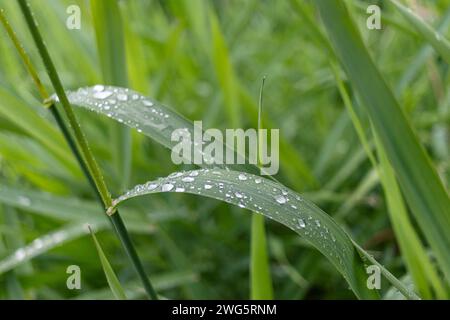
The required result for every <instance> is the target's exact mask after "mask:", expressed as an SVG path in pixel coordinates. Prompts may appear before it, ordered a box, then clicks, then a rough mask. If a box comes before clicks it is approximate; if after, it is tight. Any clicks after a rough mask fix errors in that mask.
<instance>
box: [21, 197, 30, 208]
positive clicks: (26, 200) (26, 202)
mask: <svg viewBox="0 0 450 320" xmlns="http://www.w3.org/2000/svg"><path fill="white" fill-rule="evenodd" d="M19 203H20V204H21V205H22V206H25V207H28V206H29V205H31V200H30V198H28V197H25V196H19Z"/></svg>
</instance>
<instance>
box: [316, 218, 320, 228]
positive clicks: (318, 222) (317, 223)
mask: <svg viewBox="0 0 450 320" xmlns="http://www.w3.org/2000/svg"><path fill="white" fill-rule="evenodd" d="M315 222H316V226H317V227H319V228H320V221H319V220H316V221H315Z"/></svg>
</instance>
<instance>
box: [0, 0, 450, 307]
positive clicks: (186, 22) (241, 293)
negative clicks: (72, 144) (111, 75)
mask: <svg viewBox="0 0 450 320" xmlns="http://www.w3.org/2000/svg"><path fill="white" fill-rule="evenodd" d="M31 2H33V1H31ZM74 3H75V4H77V5H79V6H80V8H81V12H82V28H81V30H68V29H67V28H65V20H66V18H67V14H66V12H65V10H66V8H67V6H68V5H69V4H74ZM346 3H347V5H349V6H350V7H351V8H352V14H353V17H354V18H355V19H356V21H357V25H358V28H359V31H360V32H361V33H362V35H363V38H364V40H365V42H366V44H367V45H368V47H369V51H370V54H371V56H372V57H373V59H374V60H375V62H376V63H377V66H378V67H379V69H380V71H381V73H382V74H383V76H384V77H385V79H386V80H387V83H388V84H389V85H390V87H395V86H396V85H397V84H399V85H398V88H400V91H399V92H396V96H397V97H398V99H399V104H400V106H401V107H402V109H403V110H404V112H405V114H406V118H407V120H408V121H409V122H410V123H411V124H412V125H413V129H414V131H415V132H416V133H417V135H418V138H419V140H420V142H421V143H422V144H423V145H424V146H425V148H426V149H427V150H428V152H429V154H430V156H431V161H432V164H433V165H434V166H435V167H436V168H437V170H438V173H439V175H440V178H441V180H442V181H443V183H444V185H446V186H447V188H448V185H449V182H450V173H449V172H450V170H449V168H450V158H449V155H448V152H447V153H445V152H442V150H443V149H442V148H441V147H439V146H448V144H449V143H448V139H449V133H448V129H449V109H450V99H449V98H448V97H449V96H450V95H449V93H448V87H449V83H450V77H449V71H448V65H447V64H446V63H445V61H443V59H441V58H440V56H439V55H438V54H437V53H436V51H433V50H430V49H427V50H426V52H427V54H426V56H425V58H422V59H419V60H418V58H417V57H419V56H421V55H423V54H421V52H423V50H424V48H425V47H424V46H425V45H426V43H425V42H424V40H423V38H421V37H420V36H419V35H417V34H416V32H415V31H414V29H412V28H410V26H409V25H408V22H407V21H405V20H404V18H403V16H402V15H401V14H400V13H399V12H398V11H397V10H396V9H395V7H394V6H392V5H389V3H388V1H380V3H381V4H382V5H383V6H382V7H383V13H382V15H383V17H385V18H386V19H385V20H383V29H382V30H367V29H366V27H365V19H366V18H367V14H365V11H364V10H360V9H359V8H365V7H367V4H368V2H366V1H358V0H355V1H346ZM417 3H418V5H419V7H418V8H419V9H420V10H419V12H420V13H421V14H422V15H423V17H424V19H425V20H426V21H428V23H429V24H430V25H431V26H434V27H436V26H438V25H441V24H442V21H441V20H442V19H444V18H445V16H444V15H445V14H446V11H445V10H447V7H446V3H445V1H437V2H436V3H431V2H429V1H417ZM0 6H1V7H2V8H4V9H5V12H6V13H7V14H8V17H9V19H10V20H11V23H12V24H13V25H14V26H15V29H16V30H17V31H18V36H19V38H20V39H21V40H22V42H23V44H24V45H25V46H26V47H27V49H28V51H29V52H30V54H31V57H32V60H33V61H34V62H35V63H37V64H38V63H39V61H40V60H39V57H38V56H37V54H36V52H35V51H34V50H33V49H32V47H31V46H29V44H30V43H32V42H31V39H30V37H29V35H28V33H27V32H26V28H25V27H24V22H23V20H22V17H21V15H20V12H19V11H18V8H17V6H16V3H15V2H14V1H9V0H0ZM33 7H34V9H35V14H36V16H37V18H38V20H39V21H40V22H41V25H40V28H41V32H42V34H44V37H45V39H46V42H47V44H48V46H49V49H50V50H51V54H52V57H53V58H54V59H55V63H56V66H57V68H58V71H59V72H60V74H61V77H62V78H63V82H64V84H65V86H66V88H67V89H71V88H77V87H81V86H86V85H93V84H96V83H99V82H101V79H102V77H103V75H102V69H101V61H103V60H99V59H101V57H100V56H99V55H98V53H97V45H96V37H95V31H94V30H95V29H94V24H93V20H92V18H93V16H92V12H91V8H90V5H89V3H88V2H87V1H82V0H78V1H58V0H49V1H48V5H47V6H46V7H45V8H44V7H42V8H40V7H39V6H37V5H35V6H33ZM119 9H120V13H121V16H122V19H123V21H122V23H123V30H124V42H125V44H124V47H125V49H126V52H127V58H126V61H127V73H128V74H127V77H128V78H129V82H130V84H131V86H132V87H133V88H136V89H138V90H139V91H141V92H142V93H144V94H146V95H149V96H152V97H154V98H155V99H157V100H159V101H162V102H164V103H167V105H170V106H172V107H174V108H176V109H177V111H178V112H180V113H182V114H183V115H185V116H186V117H188V118H190V119H193V120H194V119H198V120H203V121H204V125H205V126H207V127H217V128H221V129H224V128H232V127H233V126H235V125H236V123H237V124H239V125H241V126H243V127H244V128H247V127H255V128H256V126H257V123H256V121H257V95H258V89H259V85H260V80H261V78H262V76H263V75H268V77H269V79H270V81H269V82H268V83H267V85H266V88H265V95H264V99H265V111H264V117H265V119H264V124H265V127H268V128H280V134H281V137H280V138H281V140H282V141H281V149H280V151H281V153H280V160H281V170H280V173H279V175H278V176H277V179H279V180H280V181H282V182H283V183H285V184H286V185H288V186H291V187H292V188H295V190H297V191H301V192H305V194H306V195H307V196H308V197H310V198H311V199H313V200H314V201H315V202H316V203H318V204H319V205H320V206H321V207H322V208H323V209H325V211H326V212H329V213H333V212H337V211H338V210H339V208H341V206H342V205H343V204H345V203H347V201H349V199H350V200H351V199H354V200H352V203H351V207H350V209H346V210H348V211H347V214H346V215H343V216H342V220H341V221H342V223H343V224H345V225H346V227H347V229H348V230H349V232H350V233H351V234H352V235H353V237H354V238H355V240H356V241H357V242H358V243H365V248H366V249H368V250H370V251H373V254H374V255H375V257H376V258H377V259H378V260H380V261H381V262H382V263H383V264H384V265H385V266H386V267H388V268H389V269H390V270H392V271H393V273H394V274H395V275H396V276H398V277H399V278H400V277H402V276H404V275H406V274H407V273H408V269H407V262H406V260H405V256H404V253H403V252H400V251H399V250H398V248H399V247H398V244H397V240H396V239H399V236H398V235H396V234H395V232H397V231H395V230H393V228H392V227H391V222H390V219H389V214H388V207H387V201H386V197H385V195H384V193H383V189H382V188H381V186H380V181H379V179H378V177H377V176H376V174H375V175H373V174H371V173H370V172H372V171H371V170H372V165H371V162H370V161H369V160H368V158H367V156H366V155H365V152H364V150H363V147H362V146H361V144H360V143H359V139H358V135H357V133H356V132H355V130H354V129H353V128H352V122H351V121H350V118H349V115H348V113H347V111H346V110H345V106H344V103H343V102H342V100H341V98H340V95H339V90H338V87H337V84H336V82H335V78H334V75H333V73H332V71H331V69H330V68H329V60H330V59H332V60H334V59H335V58H334V53H333V51H331V47H330V44H329V43H328V39H327V37H324V36H323V30H322V27H321V25H320V24H319V23H318V21H319V20H318V16H317V12H316V11H315V7H314V6H313V5H311V4H310V3H309V2H308V1H303V0H297V1H291V2H286V1H280V2H275V3H274V2H259V1H245V2H244V4H242V2H239V1H216V2H203V1H175V0H173V1H143V0H132V1H123V2H120V6H119ZM414 9H416V8H414ZM305 16H306V17H309V19H305ZM447 16H448V13H447ZM444 25H445V24H444ZM214 30H216V32H214ZM217 30H220V33H221V35H219V34H218V33H217ZM109 31H110V30H106V31H104V32H106V33H108V32H109ZM441 33H442V35H443V36H447V37H448V36H449V35H450V33H449V30H448V28H444V29H441ZM317 34H322V37H318V36H317ZM0 36H1V37H2V41H0V69H1V70H2V72H1V73H0V201H1V203H2V207H1V208H0V226H1V228H0V236H1V241H0V255H1V256H0V259H1V258H6V257H9V256H11V254H13V253H14V252H16V251H15V250H17V247H18V246H24V245H25V244H29V245H31V244H32V243H33V241H34V240H35V239H38V238H40V237H42V236H43V235H46V234H52V232H53V231H62V232H65V231H67V232H68V234H71V232H72V230H73V228H74V227H73V224H74V223H77V221H78V220H73V219H76V217H74V216H73V215H72V214H70V212H71V211H70V210H68V208H70V206H64V203H65V202H64V199H66V197H70V199H72V200H73V199H77V200H76V201H79V202H80V203H81V205H82V207H83V206H84V203H89V204H90V206H89V210H90V211H87V210H86V211H85V212H92V217H94V216H98V217H101V214H102V213H101V212H100V209H97V208H96V207H95V206H94V205H91V200H92V195H91V193H90V192H89V191H88V186H87V184H86V183H85V181H84V180H83V178H82V176H81V174H80V172H79V171H78V169H77V168H76V164H75V162H74V160H73V159H72V157H71V155H70V152H69V150H68V149H67V148H66V146H65V143H64V142H63V140H62V137H61V135H60V134H59V133H58V132H57V130H56V129H55V125H54V123H52V120H50V118H49V117H48V114H47V113H46V112H45V110H43V109H42V108H41V107H40V102H39V101H38V100H37V99H36V97H37V96H38V95H37V92H36V90H35V89H34V87H33V83H32V82H31V80H30V79H29V77H28V75H27V73H26V71H25V70H24V68H23V67H22V64H21V61H20V59H19V57H18V56H17V54H16V52H15V50H14V48H13V46H12V44H11V43H10V41H8V39H7V36H6V34H5V32H3V31H1V32H0ZM224 48H226V52H225V49H224ZM225 53H226V54H227V58H226V59H225V60H224V59H223V58H222V59H219V58H220V57H221V56H223V55H224V54H225ZM223 61H226V64H223ZM420 61H422V62H420ZM430 65H434V67H430ZM38 69H39V70H41V71H42V75H43V76H42V79H43V80H44V82H45V85H46V86H47V87H48V88H50V86H49V83H48V82H47V81H48V80H47V78H46V77H45V76H44V72H43V68H42V67H40V68H38ZM409 70H414V72H410V73H409V74H408V77H405V74H406V73H408V71H409ZM361 72H363V70H362V71H361ZM405 79H407V80H405ZM344 82H345V83H344V84H345V85H347V83H346V79H344ZM436 88H441V89H442V90H441V91H442V92H443V93H444V94H443V95H442V96H441V95H439V90H437V91H436V90H435V89H436ZM349 93H350V96H351V97H354V92H353V91H352V90H349ZM355 105H356V109H357V110H356V112H358V104H355ZM438 106H439V107H438ZM77 115H78V116H79V118H80V119H81V123H82V126H83V129H84V130H85V132H86V134H87V137H88V139H89V141H90V144H91V146H92V149H93V152H94V153H95V154H96V156H97V158H98V160H99V162H100V165H101V167H102V170H103V171H104V172H105V177H106V179H107V180H108V181H107V182H108V184H110V185H113V186H121V184H122V182H123V181H122V179H121V177H120V176H119V175H118V174H117V165H116V163H117V162H116V160H115V158H114V157H115V156H114V154H113V153H112V152H111V149H112V148H115V146H116V145H117V143H118V141H113V140H112V139H111V136H110V135H109V134H108V130H109V129H108V128H109V126H110V124H109V122H108V121H107V120H105V119H102V118H100V117H92V116H91V115H90V114H86V113H84V112H80V111H77ZM266 120H267V121H266ZM363 123H365V122H363ZM436 128H440V129H438V130H437V131H436ZM367 129H369V127H367ZM436 132H441V133H439V134H436ZM442 132H443V133H442ZM132 135H133V139H132V145H131V148H132V153H131V158H132V162H131V168H132V169H131V176H130V182H129V185H135V184H137V183H140V182H144V181H147V180H152V179H153V178H155V177H156V176H162V175H166V174H168V173H170V172H172V171H175V170H179V169H180V168H179V167H178V168H177V167H176V166H175V165H173V164H172V162H171V161H170V153H169V152H166V150H164V149H163V148H162V147H161V146H159V145H157V144H156V143H154V142H152V141H150V140H148V139H146V138H145V137H142V136H140V135H137V134H136V133H132ZM369 147H370V148H374V145H373V144H370V143H369ZM444 149H445V148H444ZM394 169H395V168H394ZM371 176H374V177H375V178H374V179H373V181H372V180H371V184H370V185H369V187H365V186H367V180H364V178H365V177H371ZM367 179H368V178H367ZM5 188H6V189H5ZM27 190H34V192H38V193H39V194H38V195H39V197H38V198H36V197H35V196H36V195H35V194H34V193H29V194H28V195H27ZM7 191H8V192H7ZM114 191H115V192H119V190H114ZM42 192H49V193H51V194H52V195H49V196H47V195H45V194H44V195H42V194H41V193H42ZM2 194H3V195H2ZM41 197H42V198H41ZM47 197H48V201H47V202H45V199H46V198H47ZM54 197H56V198H57V199H59V201H60V202H61V204H60V207H52V206H51V205H52V204H53V205H55V203H56V204H58V203H59V202H55V201H57V200H55V201H53V198H54ZM60 197H63V198H62V200H61V198H60ZM38 199H39V201H41V202H39V203H40V204H41V205H40V206H38V205H37V201H38ZM43 203H47V206H45V205H42V204H43ZM70 203H71V202H70ZM11 208H15V209H14V211H11V210H12V209H11ZM63 209H64V210H63ZM238 210H241V209H239V208H234V207H230V206H227V205H225V204H221V203H218V202H215V201H213V200H205V199H201V200H200V199H199V198H193V197H189V196H186V195H163V194H162V195H155V196H153V197H152V201H151V202H149V201H140V200H136V201H133V203H131V204H130V205H128V206H125V207H124V209H123V213H122V215H123V216H124V220H126V223H127V225H128V226H130V231H131V232H133V233H134V237H135V238H136V245H137V249H138V251H139V252H140V253H141V255H142V259H143V261H144V263H145V264H146V268H148V270H149V271H150V272H149V273H150V274H152V275H155V278H156V280H155V282H156V287H158V286H160V287H159V288H161V289H160V290H162V292H161V293H162V294H163V295H164V296H167V297H170V298H205V297H207V298H236V297H239V298H247V297H248V292H249V287H248V283H249V282H248V279H249V274H248V272H249V269H248V266H249V252H250V247H249V244H250V241H249V240H250V233H249V230H250V218H249V216H248V215H242V214H239V212H238ZM408 210H409V209H408ZM212 211H214V212H215V213H216V214H215V215H211V214H210V213H211V212H212ZM68 212H69V213H68ZM73 212H79V211H78V210H74V211H73ZM36 213H39V214H36ZM230 213H231V214H230ZM66 215H68V216H66ZM14 217H16V218H14ZM410 218H411V219H412V226H413V228H414V230H416V232H418V230H420V228H418V227H417V222H416V221H415V220H414V219H415V218H414V217H410ZM78 222H79V221H78ZM133 224H135V228H134V227H131V226H132V225H133ZM6 226H8V227H6ZM9 226H11V227H9ZM104 227H105V228H106V227H107V226H106V225H105V226H104ZM266 229H267V230H268V231H269V232H270V238H269V239H268V240H269V243H270V248H274V247H275V248H277V247H278V249H277V250H276V251H274V252H271V251H270V254H271V260H270V263H271V270H272V278H273V283H274V291H275V294H276V297H277V298H285V299H299V298H349V297H353V294H352V293H351V292H350V291H349V290H347V284H346V283H345V281H344V280H343V279H342V277H341V276H340V275H339V274H338V272H337V271H336V270H335V269H334V268H333V267H332V266H331V265H330V264H329V263H328V262H327V261H326V260H325V259H324V258H323V257H322V256H321V255H320V254H318V253H317V252H316V251H314V250H313V249H311V248H310V247H309V246H308V245H306V244H305V243H304V242H303V241H302V240H301V239H299V238H298V237H297V236H296V235H295V234H293V233H291V232H289V231H287V230H286V229H285V228H283V227H281V226H280V225H278V224H273V223H270V222H269V223H267V225H266ZM394 229H395V228H394ZM11 230H14V231H15V232H14V233H12V232H11ZM418 234H419V235H422V234H421V233H418ZM11 235H14V239H16V240H17V242H11V241H10V240H8V239H11ZM98 238H99V240H100V242H101V243H102V246H103V249H104V250H105V252H107V253H108V257H109V258H110V261H111V264H112V265H113V266H114V269H115V271H116V272H117V276H118V278H119V279H120V281H121V283H122V284H124V287H125V289H126V294H127V296H128V297H140V296H142V292H141V291H139V290H138V289H136V288H137V286H136V278H135V277H134V274H133V270H132V267H131V266H130V265H129V264H128V261H127V260H126V258H125V257H124V256H123V255H122V253H121V250H120V245H119V243H118V242H117V240H116V239H115V238H114V237H113V236H111V235H110V233H109V232H108V233H107V232H100V233H99V234H98ZM16 240H15V241H16ZM280 244H281V246H282V249H280V248H279V245H280ZM424 246H425V250H427V253H428V254H430V256H431V258H432V259H431V260H432V261H433V260H434V254H433V252H432V251H430V250H429V247H428V244H427V243H426V242H424ZM92 248H93V246H92V243H91V239H90V238H89V236H88V235H87V234H86V235H85V236H77V237H68V239H67V240H64V239H63V240H62V241H60V242H59V243H57V246H56V247H55V246H51V247H49V248H48V249H47V250H43V252H40V253H39V254H38V255H36V256H35V257H34V258H33V259H32V260H27V261H26V262H24V263H19V264H17V265H15V267H14V270H9V271H8V272H6V273H3V274H1V275H0V297H2V298H15V297H25V298H50V297H51V298H69V297H70V298H75V297H79V298H83V297H95V296H96V293H97V294H98V295H97V296H98V297H103V298H104V297H110V298H111V297H112V295H111V294H110V293H106V292H105V290H104V289H105V288H107V283H106V281H105V278H104V276H103V273H102V270H101V268H100V266H99V263H98V258H97V257H96V252H95V251H94V250H92ZM280 252H281V253H283V254H284V255H283V254H281V253H280ZM283 256H286V257H287V259H286V260H285V259H284V258H282V257H283ZM280 257H281V258H280ZM71 264H78V265H79V266H80V267H81V269H82V272H83V286H82V290H81V291H69V290H67V289H66V287H65V280H66V277H67V274H66V273H65V269H66V267H67V266H68V265H71ZM22 266H24V267H22ZM294 270H295V272H294ZM158 279H161V281H158ZM299 279H305V280H306V281H302V280H299ZM158 283H160V284H159V285H158ZM388 289H389V287H388V285H387V284H385V283H384V282H383V286H382V292H385V291H387V290H388Z"/></svg>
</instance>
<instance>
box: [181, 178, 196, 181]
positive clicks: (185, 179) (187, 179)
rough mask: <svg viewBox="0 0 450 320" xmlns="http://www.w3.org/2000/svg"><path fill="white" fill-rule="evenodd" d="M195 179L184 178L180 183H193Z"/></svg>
mask: <svg viewBox="0 0 450 320" xmlns="http://www.w3.org/2000/svg"><path fill="white" fill-rule="evenodd" d="M194 180H195V179H194V178H192V177H184V178H183V179H181V181H183V182H193V181H194Z"/></svg>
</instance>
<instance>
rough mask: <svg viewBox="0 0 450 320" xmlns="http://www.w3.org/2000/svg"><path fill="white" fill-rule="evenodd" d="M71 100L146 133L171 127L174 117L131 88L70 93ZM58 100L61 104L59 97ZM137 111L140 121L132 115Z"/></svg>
mask: <svg viewBox="0 0 450 320" xmlns="http://www.w3.org/2000/svg"><path fill="white" fill-rule="evenodd" d="M68 98H69V100H70V101H71V103H73V104H76V105H81V106H83V107H86V108H88V109H89V110H91V111H94V112H97V113H102V114H105V115H107V116H108V117H110V118H114V119H116V120H117V121H118V122H120V123H124V124H126V125H128V126H130V127H132V128H135V129H136V130H137V131H138V132H142V131H143V130H142V126H147V125H148V126H151V127H153V128H155V129H158V130H163V129H165V128H167V127H168V126H169V124H168V122H167V119H168V118H170V115H169V114H168V113H167V112H166V111H165V110H163V109H161V108H160V107H158V106H157V105H156V104H155V103H154V102H153V101H151V100H150V99H148V98H146V97H145V96H142V95H140V94H138V93H136V92H134V91H132V90H130V89H127V88H119V87H113V86H104V85H101V84H98V85H95V86H93V87H87V88H80V89H78V90H77V91H74V92H69V94H68ZM54 99H55V100H56V101H58V99H57V98H55V96H54ZM133 109H135V110H136V111H137V112H138V113H137V117H138V118H139V119H138V120H139V121H136V120H134V119H133V116H131V115H132V114H133V111H134V110H133Z"/></svg>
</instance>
